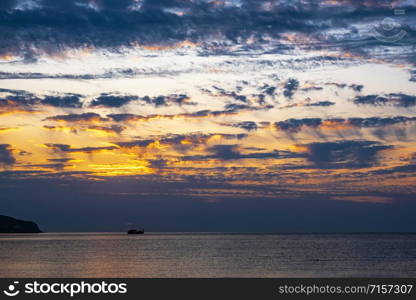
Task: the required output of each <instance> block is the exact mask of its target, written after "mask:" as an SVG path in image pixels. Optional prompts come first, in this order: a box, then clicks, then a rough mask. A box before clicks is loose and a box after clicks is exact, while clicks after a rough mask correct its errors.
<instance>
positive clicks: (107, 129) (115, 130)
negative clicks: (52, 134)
mask: <svg viewBox="0 0 416 300" xmlns="http://www.w3.org/2000/svg"><path fill="white" fill-rule="evenodd" d="M43 128H44V129H46V130H53V131H62V132H70V133H75V134H77V133H78V132H79V131H83V132H92V133H96V134H97V135H99V136H102V135H119V134H121V132H122V131H124V130H125V129H126V127H125V126H120V125H111V126H98V125H83V124H77V126H51V125H45V126H43Z"/></svg>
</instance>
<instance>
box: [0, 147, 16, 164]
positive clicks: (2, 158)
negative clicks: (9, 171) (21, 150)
mask: <svg viewBox="0 0 416 300" xmlns="http://www.w3.org/2000/svg"><path fill="white" fill-rule="evenodd" d="M15 163H16V159H15V157H14V156H13V149H12V146H11V145H9V144H1V145H0V165H1V166H3V167H7V166H11V165H14V164H15Z"/></svg>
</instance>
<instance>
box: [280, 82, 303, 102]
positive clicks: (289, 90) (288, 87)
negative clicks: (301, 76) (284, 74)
mask: <svg viewBox="0 0 416 300" xmlns="http://www.w3.org/2000/svg"><path fill="white" fill-rule="evenodd" d="M298 88H299V81H298V80H296V79H294V78H289V79H288V80H287V81H286V83H285V85H284V90H283V95H285V97H286V98H289V99H292V97H293V95H294V94H295V92H296V90H297V89H298Z"/></svg>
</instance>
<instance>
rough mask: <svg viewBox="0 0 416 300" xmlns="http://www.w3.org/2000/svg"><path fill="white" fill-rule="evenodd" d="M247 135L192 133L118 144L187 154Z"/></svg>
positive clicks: (124, 146)
mask: <svg viewBox="0 0 416 300" xmlns="http://www.w3.org/2000/svg"><path fill="white" fill-rule="evenodd" d="M246 137H247V135H246V134H224V133H210V134H208V133H206V134H204V133H191V134H169V135H163V136H158V137H154V138H149V139H136V140H133V141H127V142H116V143H115V144H116V145H117V146H119V147H121V148H134V147H139V148H141V147H143V148H144V147H148V146H150V145H153V144H156V143H157V144H158V145H162V146H171V147H173V148H174V149H175V150H177V151H180V152H185V151H187V150H189V149H191V148H194V147H195V146H198V145H205V144H208V143H209V142H215V141H221V140H235V139H236V140H241V139H244V138H246Z"/></svg>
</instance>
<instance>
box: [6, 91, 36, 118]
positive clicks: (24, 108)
mask: <svg viewBox="0 0 416 300" xmlns="http://www.w3.org/2000/svg"><path fill="white" fill-rule="evenodd" d="M0 94H3V95H2V96H1V95H0V115H1V114H11V113H24V112H26V113H31V112H36V110H35V109H34V106H35V105H36V104H37V103H39V101H40V99H39V98H38V97H37V96H35V95H34V94H32V93H29V92H26V91H23V90H10V89H4V88H0Z"/></svg>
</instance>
